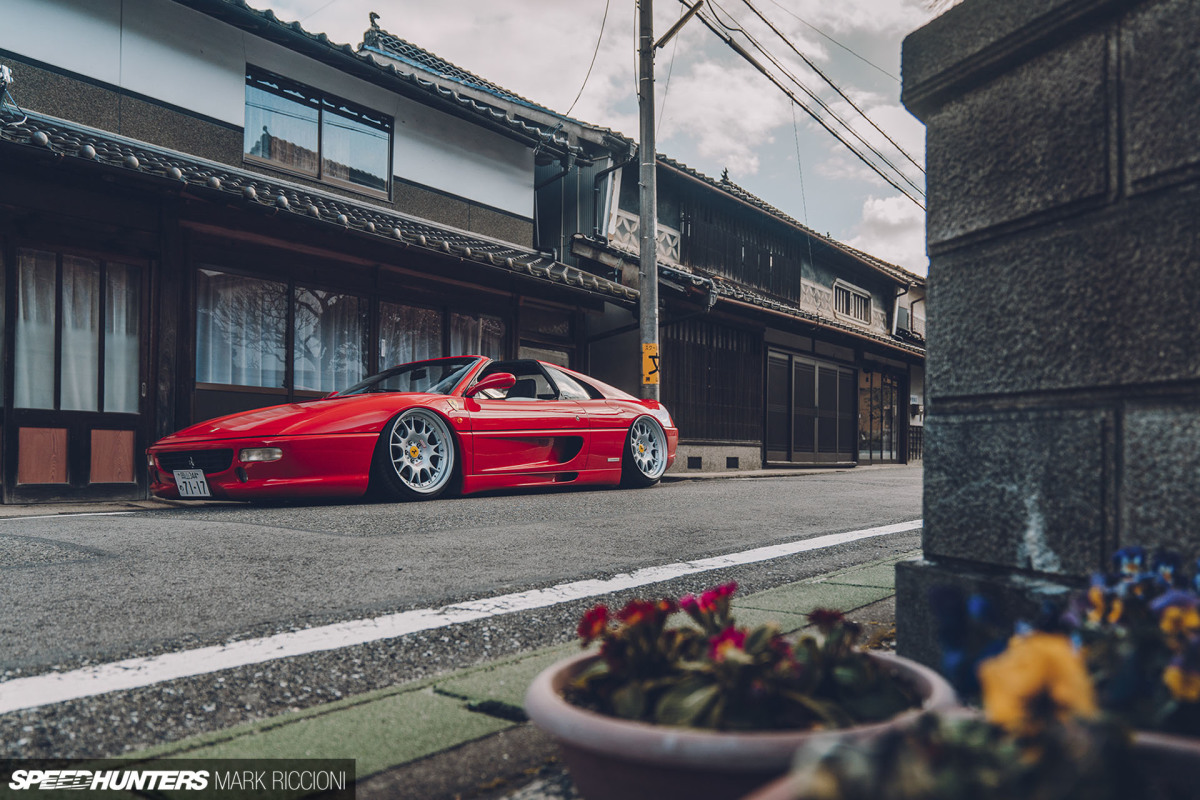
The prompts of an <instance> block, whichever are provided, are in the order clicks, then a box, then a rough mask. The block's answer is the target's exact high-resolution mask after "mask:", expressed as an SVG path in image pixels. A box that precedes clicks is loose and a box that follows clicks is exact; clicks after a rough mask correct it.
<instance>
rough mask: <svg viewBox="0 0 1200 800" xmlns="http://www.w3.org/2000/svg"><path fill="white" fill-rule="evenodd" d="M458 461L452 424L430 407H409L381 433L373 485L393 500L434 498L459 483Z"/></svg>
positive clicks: (373, 463)
mask: <svg viewBox="0 0 1200 800" xmlns="http://www.w3.org/2000/svg"><path fill="white" fill-rule="evenodd" d="M458 464H459V453H458V445H457V444H456V443H455V441H454V434H453V432H451V430H450V424H449V423H448V422H446V420H445V419H444V418H443V417H441V416H440V415H438V414H436V413H435V412H433V411H430V410H429V409H427V408H410V409H408V410H407V411H403V412H401V413H399V414H397V415H396V416H395V417H393V418H392V419H390V420H388V424H387V425H385V426H384V428H383V433H381V434H380V435H379V441H378V443H376V445H375V456H374V460H373V461H372V464H371V485H372V487H373V488H376V489H378V491H379V492H380V493H382V494H383V496H384V497H386V498H389V499H392V500H432V499H433V498H435V497H441V496H442V495H443V494H445V493H446V492H447V491H448V490H450V489H451V487H452V486H453V485H454V484H455V483H456V478H457V473H458Z"/></svg>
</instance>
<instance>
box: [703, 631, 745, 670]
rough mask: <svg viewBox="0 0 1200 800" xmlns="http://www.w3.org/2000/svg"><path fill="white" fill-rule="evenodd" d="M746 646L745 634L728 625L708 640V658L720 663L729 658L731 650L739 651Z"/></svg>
mask: <svg viewBox="0 0 1200 800" xmlns="http://www.w3.org/2000/svg"><path fill="white" fill-rule="evenodd" d="M745 645H746V632H745V631H739V630H738V629H737V628H735V627H733V626H732V625H730V626H729V627H728V628H726V629H725V630H723V631H721V632H720V633H718V634H717V635H716V636H714V637H712V638H711V639H709V640H708V657H709V659H711V660H712V661H715V662H717V663H720V662H722V661H724V660H725V659H726V658H728V657H729V654H730V651H731V650H737V651H740V650H742V648H744V647H745Z"/></svg>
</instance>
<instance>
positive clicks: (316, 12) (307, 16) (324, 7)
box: [296, 0, 338, 22]
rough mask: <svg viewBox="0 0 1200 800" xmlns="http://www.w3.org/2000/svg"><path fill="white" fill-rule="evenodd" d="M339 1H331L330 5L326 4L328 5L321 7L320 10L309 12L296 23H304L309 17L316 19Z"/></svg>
mask: <svg viewBox="0 0 1200 800" xmlns="http://www.w3.org/2000/svg"><path fill="white" fill-rule="evenodd" d="M337 1H338V0H329V2H328V3H326V4H325V5H323V6H321V7H320V8H318V9H317V10H316V11H310V12H308V13H307V14H305V15H304V16H303V17H301V18H300V19H298V20H296V21H297V22H304V20H306V19H308V18H309V17H315V16H316V15H317V14H320V13H321V12H322V11H324V10H325V9H327V8H329V7H330V6H331V5H333V4H334V3H336V2H337Z"/></svg>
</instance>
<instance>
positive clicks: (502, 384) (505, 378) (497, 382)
mask: <svg viewBox="0 0 1200 800" xmlns="http://www.w3.org/2000/svg"><path fill="white" fill-rule="evenodd" d="M516 384H517V376H516V375H513V374H512V373H511V372H497V373H496V374H495V375H488V376H487V377H486V378H484V379H483V380H481V381H480V382H479V383H477V384H475V385H474V386H472V387H471V388H469V389H467V390H466V391H465V392H463V396H464V397H474V396H475V395H477V394H479V393H480V392H482V391H484V390H485V389H511V388H512V387H513V386H515V385H516Z"/></svg>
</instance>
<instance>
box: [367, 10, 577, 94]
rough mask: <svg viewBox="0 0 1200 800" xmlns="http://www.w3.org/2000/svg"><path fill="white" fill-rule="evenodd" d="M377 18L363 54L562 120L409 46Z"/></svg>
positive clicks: (373, 22)
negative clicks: (391, 60) (373, 54)
mask: <svg viewBox="0 0 1200 800" xmlns="http://www.w3.org/2000/svg"><path fill="white" fill-rule="evenodd" d="M374 17H375V15H374V14H372V15H371V27H370V29H369V30H367V32H366V33H364V34H363V44H362V49H363V50H370V51H374V52H377V53H382V54H383V55H385V56H389V57H391V58H395V59H399V60H400V61H405V62H407V63H409V64H412V65H413V66H415V67H418V68H420V69H423V70H425V71H426V72H430V73H433V74H434V75H438V76H440V77H443V78H447V79H449V80H452V81H454V82H456V83H461V84H462V85H463V86H470V87H472V88H475V89H480V90H482V91H485V92H488V93H490V94H494V95H496V96H497V97H500V98H503V99H504V100H508V101H510V102H514V103H520V104H521V105H526V106H529V107H530V108H536V109H538V110H539V111H544V112H546V113H547V114H555V115H556V116H562V115H561V114H558V112H556V111H552V110H551V109H549V108H546V107H545V106H540V105H538V104H537V103H534V102H532V101H530V100H526V99H525V98H524V97H521V96H520V95H519V94H515V93H513V92H510V91H509V90H508V89H505V88H504V87H503V86H497V85H496V84H494V83H492V82H491V81H489V80H486V79H484V78H481V77H479V76H478V75H475V74H474V73H471V72H468V71H467V70H465V69H463V68H462V67H460V66H457V65H455V64H451V63H450V62H449V61H447V60H446V59H444V58H442V57H440V56H438V55H435V54H433V53H431V52H430V51H428V50H426V49H424V48H422V47H417V46H416V45H415V44H413V43H411V42H406V41H404V40H403V39H401V38H400V37H399V36H396V35H395V34H392V33H388V32H387V31H385V30H384V29H383V28H380V27H379V26H378V25H376V24H375V18H374Z"/></svg>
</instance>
